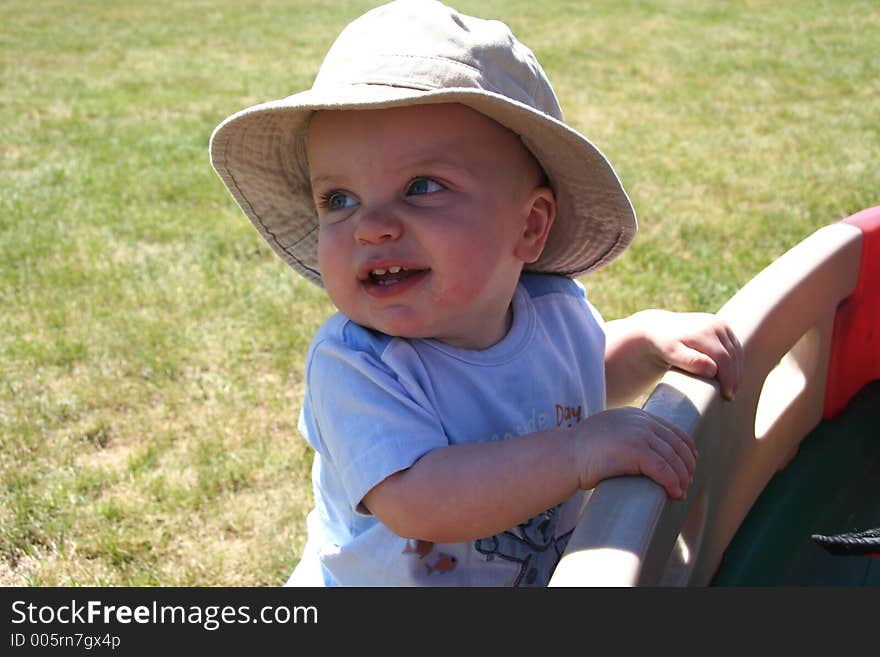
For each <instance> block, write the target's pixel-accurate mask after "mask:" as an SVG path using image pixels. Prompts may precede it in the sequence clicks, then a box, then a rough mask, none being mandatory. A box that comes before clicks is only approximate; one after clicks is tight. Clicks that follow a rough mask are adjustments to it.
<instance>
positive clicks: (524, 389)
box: [288, 274, 605, 586]
mask: <svg viewBox="0 0 880 657" xmlns="http://www.w3.org/2000/svg"><path fill="white" fill-rule="evenodd" d="M604 354H605V336H604V333H603V330H602V319H601V317H600V316H599V314H598V313H597V312H596V311H595V309H594V308H593V307H592V305H590V304H589V302H588V301H587V299H586V295H585V292H584V288H583V287H582V286H581V285H580V284H579V283H577V282H576V281H573V280H571V279H568V278H563V277H559V276H551V275H542V274H523V276H522V277H521V279H520V282H519V285H518V286H517V289H516V293H515V296H514V301H513V322H512V326H511V328H510V331H509V332H508V334H507V335H506V336H505V337H504V338H503V339H502V340H501V341H500V342H498V343H497V344H495V345H493V346H491V347H489V348H488V349H485V350H479V351H473V350H465V349H459V348H456V347H451V346H449V345H445V344H443V343H440V342H437V341H435V340H429V339H402V338H394V337H390V336H388V335H385V334H383V333H378V332H375V331H371V330H368V329H365V328H363V327H362V326H359V325H358V324H355V323H354V322H352V321H351V320H349V319H348V318H347V317H345V316H344V315H342V314H336V315H334V316H333V317H331V318H330V319H329V320H328V321H327V322H326V323H325V324H324V325H323V326H322V327H321V329H320V330H319V331H318V333H317V335H316V336H315V338H314V341H313V342H312V345H311V347H310V349H309V354H308V357H307V360H306V374H305V377H306V393H305V400H304V404H303V409H302V414H301V416H300V424H299V428H300V431H301V432H302V434H303V436H304V437H305V438H306V440H307V441H308V442H309V444H310V445H311V446H312V447H314V449H315V451H316V454H315V460H314V465H313V470H312V479H313V487H314V497H315V509H314V510H313V511H312V512H311V513H310V514H309V517H308V521H307V526H308V532H309V533H308V540H307V544H306V548H305V551H304V554H303V558H302V560H301V562H300V564H299V565H298V566H297V568H296V570H295V571H294V573H293V575H292V576H291V578H290V580H289V581H288V584H290V585H302V584H306V585H322V584H323V585H342V586H411V585H415V586H435V585H439V586H509V585H519V586H544V585H546V584H547V582H548V581H549V579H550V575H551V574H552V572H553V569H554V568H555V567H556V564H557V562H558V560H559V557H560V556H561V554H562V551H563V549H564V548H565V545H566V543H567V541H568V538H569V536H570V534H571V531H572V529H573V528H574V525H575V523H576V522H577V520H578V518H579V515H580V512H581V509H582V505H583V501H584V499H585V495H584V494H583V493H578V494H576V495H574V496H573V497H572V498H571V499H569V500H568V501H566V502H564V503H563V504H560V505H558V506H557V507H554V508H552V509H549V510H547V511H546V512H545V513H542V514H541V515H539V516H537V517H535V518H533V519H532V520H530V521H528V522H526V523H523V524H521V525H519V526H517V527H512V528H511V529H510V530H508V531H506V532H502V533H501V534H498V535H496V536H492V537H486V538H482V539H479V540H475V541H467V542H462V543H436V544H435V543H429V542H426V541H416V540H407V539H405V538H401V537H399V536H396V535H395V534H393V533H392V532H391V531H390V530H388V529H387V528H386V527H385V526H384V525H382V524H381V523H380V522H379V521H378V520H377V519H376V518H375V517H374V516H372V515H369V513H368V512H367V511H366V509H365V508H364V507H363V505H362V504H361V501H362V499H363V497H364V495H366V493H367V492H369V491H370V489H371V488H373V487H374V486H375V485H376V484H378V483H380V482H381V481H382V480H383V479H385V478H386V477H388V476H389V475H391V474H393V473H395V472H397V471H399V470H403V469H406V468H408V467H410V466H411V465H413V464H414V463H415V462H416V461H417V460H418V459H419V458H420V457H421V456H423V455H424V454H426V453H427V452H429V451H431V450H433V449H437V448H440V447H445V446H447V445H453V444H461V443H480V442H486V441H493V440H504V439H506V438H510V437H512V436H516V435H521V434H526V433H532V432H535V431H539V430H541V429H545V428H548V427H557V426H572V425H574V424H575V423H577V422H579V421H581V420H583V419H585V418H586V417H587V416H588V415H590V414H592V413H596V412H598V411H601V410H602V409H603V408H604V406H605V376H604V375H605V369H604V367H605V366H604ZM437 503H438V504H443V500H437Z"/></svg>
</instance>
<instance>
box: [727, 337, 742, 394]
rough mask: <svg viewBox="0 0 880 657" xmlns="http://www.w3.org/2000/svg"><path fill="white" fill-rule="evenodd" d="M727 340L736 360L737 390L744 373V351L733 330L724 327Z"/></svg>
mask: <svg viewBox="0 0 880 657" xmlns="http://www.w3.org/2000/svg"><path fill="white" fill-rule="evenodd" d="M725 328H726V331H725V332H726V333H727V338H728V339H729V340H730V344H731V345H733V352H734V358H735V360H736V370H737V371H736V387H737V388H739V384H740V382H741V381H742V378H743V373H744V371H745V351H744V350H743V346H742V343H741V342H740V341H739V338H738V337H737V336H736V333H734V332H733V329H732V328H730V326H725Z"/></svg>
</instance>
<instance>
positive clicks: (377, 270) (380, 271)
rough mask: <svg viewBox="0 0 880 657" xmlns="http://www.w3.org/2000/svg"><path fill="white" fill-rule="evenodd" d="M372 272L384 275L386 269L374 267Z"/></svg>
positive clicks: (376, 274) (374, 274) (375, 274)
mask: <svg viewBox="0 0 880 657" xmlns="http://www.w3.org/2000/svg"><path fill="white" fill-rule="evenodd" d="M370 273H371V274H373V276H383V275H384V274H385V270H384V269H374V270H373V271H371V272H370Z"/></svg>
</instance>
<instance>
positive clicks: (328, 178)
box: [310, 155, 475, 187]
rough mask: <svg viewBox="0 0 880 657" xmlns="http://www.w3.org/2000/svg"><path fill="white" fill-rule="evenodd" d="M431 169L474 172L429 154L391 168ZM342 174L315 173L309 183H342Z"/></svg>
mask: <svg viewBox="0 0 880 657" xmlns="http://www.w3.org/2000/svg"><path fill="white" fill-rule="evenodd" d="M431 169H440V170H446V171H450V172H458V173H463V174H467V175H473V174H474V173H475V171H474V169H473V167H468V166H467V165H465V164H463V163H461V164H460V163H457V162H452V161H450V160H449V159H447V158H438V157H436V156H433V155H432V156H429V157H425V158H421V159H417V160H414V161H406V162H405V163H404V164H403V165H401V166H400V167H397V168H395V169H393V170H392V173H394V172H397V171H403V170H407V171H415V172H419V171H425V172H426V173H427V172H428V171H430V170H431ZM344 182H345V180H344V176H342V175H339V174H336V173H322V174H318V175H316V176H315V177H314V178H311V180H310V183H311V185H312V186H313V187H314V186H317V185H324V184H329V185H336V184H344Z"/></svg>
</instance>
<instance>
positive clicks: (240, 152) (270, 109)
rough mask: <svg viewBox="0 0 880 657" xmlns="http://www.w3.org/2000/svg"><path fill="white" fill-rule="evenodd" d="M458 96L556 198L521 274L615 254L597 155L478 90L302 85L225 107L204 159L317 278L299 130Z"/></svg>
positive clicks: (622, 210) (532, 114)
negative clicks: (515, 144)
mask: <svg viewBox="0 0 880 657" xmlns="http://www.w3.org/2000/svg"><path fill="white" fill-rule="evenodd" d="M433 103H461V104H462V105H466V106H468V107H471V108H472V109H474V110H476V111H478V112H481V113H482V114H485V115H486V116H488V117H489V118H491V119H494V120H495V121H497V122H498V123H500V124H501V125H503V126H505V127H506V128H508V129H510V130H512V131H513V132H515V133H517V134H518V135H520V138H521V139H522V141H523V143H524V144H525V146H526V147H527V148H528V149H529V150H530V151H531V153H532V154H533V155H534V156H535V158H536V159H537V160H538V161H539V163H540V164H541V166H542V167H543V168H544V171H545V173H546V174H547V177H548V178H549V180H550V184H551V186H552V187H553V190H554V192H555V195H556V202H557V212H556V220H555V222H554V224H553V228H552V229H551V231H550V235H549V237H548V240H547V244H546V246H545V248H544V251H543V253H542V255H541V257H540V259H538V260H537V261H536V262H534V263H532V264H531V265H529V266H528V269H529V270H531V271H538V272H547V273H555V274H559V275H563V276H570V277H575V276H580V275H583V274H586V273H588V272H592V271H596V270H598V269H600V268H601V267H603V266H605V265H606V264H608V263H609V262H611V261H612V260H613V259H614V258H616V257H617V256H618V255H619V254H620V253H621V252H622V251H623V250H624V249H626V247H627V246H629V244H630V242H632V240H633V238H634V237H635V234H636V230H637V223H636V217H635V212H634V210H633V207H632V204H631V203H630V200H629V198H628V197H627V195H626V192H625V191H624V189H623V186H622V185H621V183H620V180H619V178H618V177H617V174H616V173H615V172H614V169H613V168H612V167H611V165H610V164H609V162H608V160H607V159H606V158H605V156H604V155H603V154H602V152H601V151H600V150H599V149H598V148H596V146H594V145H593V144H592V143H591V142H590V141H589V140H587V139H586V138H585V137H584V136H583V135H581V134H580V133H578V132H577V131H575V130H573V129H571V128H570V127H568V126H567V125H566V124H564V123H562V122H561V121H558V120H556V119H555V118H553V117H551V116H548V115H547V114H544V113H542V112H539V111H537V110H535V109H533V108H531V107H529V106H528V105H525V104H522V103H519V102H517V101H515V100H511V99H510V98H507V97H506V96H501V95H499V94H494V93H492V92H488V91H485V90H481V89H471V88H442V89H413V88H409V87H396V86H388V85H378V84H359V85H348V86H345V87H344V89H340V88H335V87H330V88H312V89H309V90H307V91H303V92H300V93H297V94H294V95H292V96H288V97H287V98H282V99H280V100H274V101H270V102H267V103H261V104H259V105H254V106H253V107H249V108H247V109H244V110H242V111H240V112H238V113H236V114H233V115H232V116H230V117H229V118H227V119H226V120H225V121H223V123H221V124H220V125H219V126H217V128H216V129H215V130H214V133H213V135H212V136H211V145H210V151H211V162H212V164H213V166H214V168H215V170H216V171H217V173H218V174H219V176H220V178H221V180H222V181H223V183H224V184H225V185H226V187H227V188H228V189H229V191H230V192H231V193H232V195H233V197H234V198H235V200H236V202H237V203H238V204H239V206H240V207H241V208H242V209H243V210H244V212H245V214H246V215H247V216H248V218H249V219H250V221H251V222H252V223H253V225H254V227H255V228H256V229H257V231H258V232H259V233H260V235H262V236H263V238H264V239H265V240H266V241H267V242H268V243H269V244H270V246H271V247H272V248H273V250H274V251H275V252H276V253H277V254H278V255H279V256H280V257H281V258H282V259H283V260H284V261H285V262H286V263H288V264H289V265H290V266H291V267H293V268H294V269H295V270H296V271H297V272H299V273H300V274H302V275H303V276H304V277H305V278H307V279H308V280H310V281H312V282H313V283H316V284H317V285H322V283H321V275H320V270H319V268H318V257H317V240H318V219H317V214H316V212H315V207H314V203H313V201H312V195H311V186H310V181H309V173H308V162H307V160H306V154H305V134H306V131H307V130H308V123H309V119H310V117H311V116H312V114H313V113H314V112H316V111H320V110H343V109H345V110H353V109H362V110H363V109H383V108H390V107H399V106H403V105H418V104H433Z"/></svg>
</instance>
